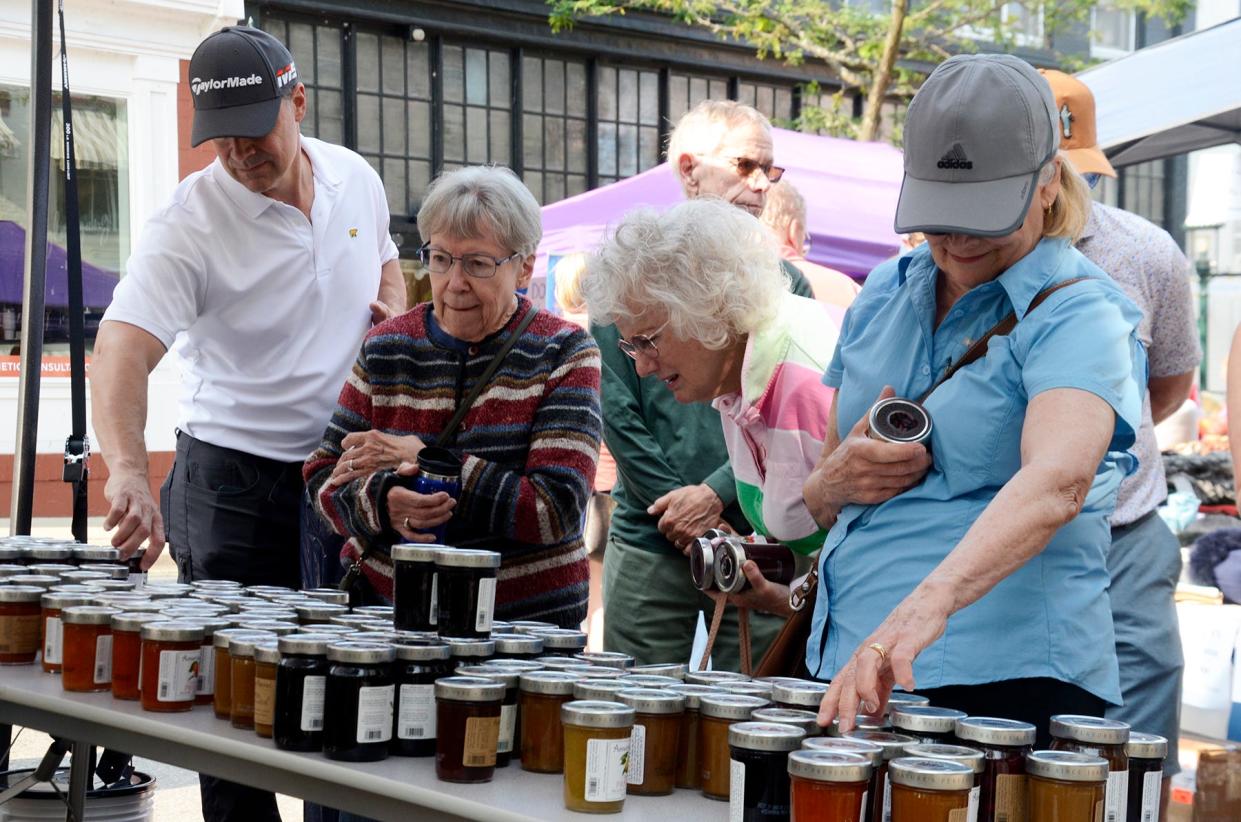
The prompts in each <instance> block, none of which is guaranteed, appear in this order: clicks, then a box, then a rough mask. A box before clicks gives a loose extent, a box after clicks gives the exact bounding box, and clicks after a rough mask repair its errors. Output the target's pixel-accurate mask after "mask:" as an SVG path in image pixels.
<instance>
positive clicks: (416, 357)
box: [304, 298, 602, 627]
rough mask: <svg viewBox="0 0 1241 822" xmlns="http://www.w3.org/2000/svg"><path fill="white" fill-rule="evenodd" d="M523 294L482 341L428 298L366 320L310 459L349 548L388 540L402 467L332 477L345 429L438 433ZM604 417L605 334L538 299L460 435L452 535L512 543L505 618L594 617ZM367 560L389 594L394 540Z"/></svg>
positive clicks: (520, 312)
mask: <svg viewBox="0 0 1241 822" xmlns="http://www.w3.org/2000/svg"><path fill="white" fill-rule="evenodd" d="M519 303H520V304H519V306H518V309H517V311H516V313H514V315H513V318H512V319H511V320H510V321H509V323H508V324H507V325H506V326H505V327H504V328H503V329H501V330H500V331H499V332H497V333H496V334H494V335H492V336H491V337H489V338H487V339H486V340H483V341H482V342H479V343H477V344H471V343H466V342H463V341H461V340H458V339H456V338H455V337H452V336H451V335H449V334H448V333H447V332H445V331H444V330H443V329H442V328H440V327H439V325H438V324H437V323H436V322H435V319H434V316H433V312H432V307H431V304H430V303H424V304H422V305H419V306H417V307H415V308H414V309H412V310H411V311H409V312H407V313H405V314H403V315H401V316H399V317H395V318H393V319H391V320H388V321H386V322H383V323H381V324H379V325H377V326H375V328H373V329H372V330H371V332H370V333H369V334H367V336H366V339H365V340H364V341H363V343H362V351H361V353H360V354H359V355H358V360H357V363H356V364H355V365H354V367H353V373H352V374H351V375H350V376H349V379H348V381H347V382H346V383H345V387H344V388H343V389H342V390H341V393H340V399H339V401H338V404H337V408H336V412H335V413H334V414H333V416H332V421H331V422H330V423H329V424H328V428H327V431H326V432H325V434H324V437H323V443H322V445H321V446H320V447H319V449H318V450H317V451H315V453H313V454H312V455H311V456H310V458H309V459H308V460H307V461H306V465H305V468H304V473H305V477H306V483H307V487H308V489H309V491H310V494H311V498H312V499H314V500H315V504H316V508H317V509H318V511H319V513H320V514H321V515H322V516H323V517H324V519H325V520H326V521H327V522H329V523H330V524H331V526H332V527H333V529H335V530H336V532H337V533H340V534H343V535H346V536H350V537H352V539H351V540H350V541H349V543H348V545H347V546H346V547H345V549H344V551H342V553H341V556H342V558H345V559H347V560H353V559H354V558H356V557H357V556H358V554H359V551H360V546H361V545H362V544H367V543H369V544H375V545H378V546H384V545H386V544H387V542H386V540H387V538H388V537H385V533H387V534H388V536H389V537H390V536H391V532H389V531H387V527H388V522H387V513H386V506H385V505H384V502H383V500H382V499H381V497H382V496H385V495H386V490H387V488H389V487H390V486H391V483H392V475H393V472H392V471H390V470H387V471H379V472H376V473H374V474H371V475H370V476H368V477H363V478H360V479H357V480H354V481H353V482H351V483H349V484H347V485H344V486H340V487H337V488H329V487H326V485H325V483H326V481H327V479H328V477H329V475H330V474H331V472H332V469H333V468H334V467H335V466H336V462H337V460H338V459H339V458H340V456H341V451H342V449H341V445H340V442H341V440H342V439H343V438H344V437H345V435H346V434H349V433H350V432H353V431H366V430H371V429H374V430H377V431H383V432H385V433H389V434H416V435H417V436H419V437H420V438H421V439H422V440H423V442H425V443H427V444H428V445H433V444H436V437H437V435H438V434H439V432H440V431H442V430H443V428H444V427H445V426H446V425H447V423H448V420H449V418H450V417H451V416H452V414H453V411H454V410H455V409H456V407H457V404H458V402H459V401H460V400H461V399H462V398H463V397H464V396H465V395H466V394H467V393H469V391H470V390H471V389H472V388H473V386H474V383H475V382H476V381H477V380H478V378H479V377H480V376H481V375H482V372H483V371H485V370H486V368H487V366H488V364H489V363H490V361H491V359H492V356H493V355H494V353H495V352H496V350H497V349H498V348H500V346H502V345H503V344H504V342H505V340H506V339H507V338H508V336H509V335H510V334H511V333H512V332H513V329H514V328H515V327H516V326H517V324H518V323H519V322H520V321H521V319H522V317H524V316H525V314H526V311H527V310H528V309H529V307H530V302H529V301H528V300H526V299H525V298H519ZM601 428H602V418H601V415H600V409H599V349H598V347H597V346H596V345H595V342H594V339H593V338H592V337H591V336H590V334H588V333H587V332H585V331H583V330H582V329H581V328H579V327H577V326H576V325H573V324H572V323H568V322H565V321H564V320H561V319H559V318H558V317H556V316H554V315H552V314H550V313H548V312H546V311H539V313H538V315H537V316H536V317H535V319H534V321H533V322H532V323H531V324H530V327H529V328H528V329H527V330H526V331H525V333H524V334H523V335H522V338H521V339H520V340H519V341H518V343H517V345H516V346H514V347H513V349H512V351H510V352H509V353H508V355H507V356H506V357H505V360H504V363H503V365H502V366H501V367H500V370H499V371H497V372H496V375H495V376H494V377H493V378H492V380H491V383H490V385H489V386H488V387H487V388H486V389H485V390H484V391H483V392H482V394H481V395H480V396H479V398H478V399H477V400H475V401H474V404H473V406H471V410H470V412H469V413H468V414H467V415H466V417H465V420H464V422H463V423H462V424H461V427H460V429H459V430H458V433H457V436H456V438H455V440H454V441H453V442H452V443H451V448H452V450H453V451H454V452H455V453H457V454H458V455H459V456H461V457H462V460H463V463H464V466H463V469H462V477H461V485H462V489H461V496H460V498H459V499H458V502H457V507H456V509H455V512H454V515H453V519H452V521H451V522H450V523H449V526H448V534H447V538H446V541H447V542H448V544H450V545H456V546H458V547H465V546H469V547H477V548H486V549H489V550H493V551H499V552H500V553H501V554H502V555H503V562H502V564H501V566H500V571H499V585H498V587H497V591H496V618H497V619H503V620H510V619H539V620H544V621H548V622H554V623H556V624H557V625H561V626H565V627H577V625H578V624H579V623H580V622H581V621H582V620H583V619H584V618H585V617H586V600H587V594H588V588H589V585H588V577H589V566H588V564H587V561H586V553H585V550H584V548H583V545H582V524H583V521H584V517H585V511H586V502H587V500H588V499H589V497H590V489H591V484H592V483H593V481H594V476H595V463H596V461H597V459H598V456H599V441H600V436H601ZM364 570H365V573H366V576H367V578H368V579H369V581H370V582H371V584H372V585H373V586H374V588H375V590H376V591H377V592H378V593H379V594H380V595H382V596H384V597H385V598H387V599H391V597H392V565H391V560H390V559H389V558H388V556H387V554H386V552H383V551H379V552H374V553H373V554H372V556H371V557H368V559H367V562H366V565H365V568H364Z"/></svg>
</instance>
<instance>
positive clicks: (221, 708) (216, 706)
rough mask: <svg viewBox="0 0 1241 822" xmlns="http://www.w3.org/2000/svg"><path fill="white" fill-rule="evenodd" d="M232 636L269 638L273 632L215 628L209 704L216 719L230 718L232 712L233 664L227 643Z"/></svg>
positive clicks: (212, 642) (212, 641)
mask: <svg viewBox="0 0 1241 822" xmlns="http://www.w3.org/2000/svg"><path fill="white" fill-rule="evenodd" d="M233 637H250V638H252V639H270V638H273V637H275V634H273V633H270V632H268V631H250V630H247V629H245V628H225V629H223V630H219V629H217V630H216V631H215V633H213V634H212V635H211V655H212V657H213V660H212V664H211V675H212V679H214V680H215V685H214V687H213V688H212V693H211V705H212V709H213V710H214V712H215V717H216V719H231V718H232V714H233V665H232V658H231V657H230V656H229V655H228V643H229V642H230V641H231V640H232V639H233Z"/></svg>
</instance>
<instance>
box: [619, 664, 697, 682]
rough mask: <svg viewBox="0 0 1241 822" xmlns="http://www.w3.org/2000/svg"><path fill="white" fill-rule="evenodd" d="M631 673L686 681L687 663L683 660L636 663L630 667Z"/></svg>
mask: <svg viewBox="0 0 1241 822" xmlns="http://www.w3.org/2000/svg"><path fill="white" fill-rule="evenodd" d="M629 673H631V674H634V675H635V676H637V675H647V676H666V677H669V678H671V679H675V680H677V681H678V682H684V681H685V663H683V662H654V663H651V664H649V665H634V666H633V667H632V668H630V669H629Z"/></svg>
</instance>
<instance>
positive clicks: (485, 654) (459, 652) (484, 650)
mask: <svg viewBox="0 0 1241 822" xmlns="http://www.w3.org/2000/svg"><path fill="white" fill-rule="evenodd" d="M441 641H443V642H446V643H447V644H448V650H449V654H450V658H451V660H452V667H453V668H454V669H455V668H457V667H459V666H461V665H482V664H483V663H484V662H490V661H491V658H492V657H494V656H495V655H496V644H495V642H494V641H493V640H490V639H467V638H464V637H448V636H446V637H443V638H442V640H441Z"/></svg>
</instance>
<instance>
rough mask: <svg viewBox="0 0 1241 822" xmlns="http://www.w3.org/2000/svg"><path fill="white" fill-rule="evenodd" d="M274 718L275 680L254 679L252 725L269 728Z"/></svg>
mask: <svg viewBox="0 0 1241 822" xmlns="http://www.w3.org/2000/svg"><path fill="white" fill-rule="evenodd" d="M275 718H276V680H274V679H263V678H261V677H257V676H256V677H255V678H254V724H255V725H264V726H270V725H271V724H272V722H273V721H274V720H275Z"/></svg>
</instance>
